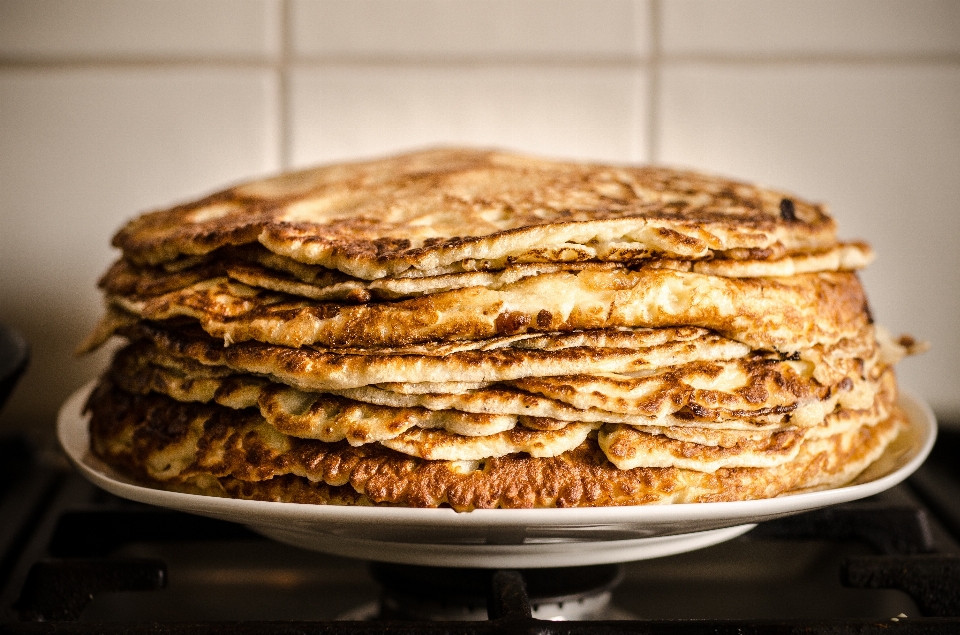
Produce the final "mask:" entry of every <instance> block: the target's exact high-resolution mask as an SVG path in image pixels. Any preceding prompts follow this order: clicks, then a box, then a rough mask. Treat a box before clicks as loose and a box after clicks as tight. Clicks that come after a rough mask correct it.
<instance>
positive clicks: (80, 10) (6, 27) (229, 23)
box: [0, 0, 280, 59]
mask: <svg viewBox="0 0 960 635" xmlns="http://www.w3.org/2000/svg"><path fill="white" fill-rule="evenodd" d="M279 25H280V3H279V0H163V1H157V0H0V56H3V57H7V58H40V59H43V58H48V59H49V58H78V57H79V58H86V57H95V58H109V57H120V56H132V57H138V58H141V57H148V58H153V57H173V58H184V57H204V56H206V57H218V58H219V57H226V58H237V57H242V58H257V57H260V58H264V57H268V56H271V55H273V54H275V53H276V52H277V51H279V48H280V46H279V41H280V39H279V34H280V26H279Z"/></svg>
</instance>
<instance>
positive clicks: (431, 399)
mask: <svg viewBox="0 0 960 635" xmlns="http://www.w3.org/2000/svg"><path fill="white" fill-rule="evenodd" d="M114 245H115V246H117V247H119V248H120V249H121V250H122V252H123V254H122V257H121V258H120V259H119V260H118V261H117V262H116V263H115V264H114V265H113V266H112V267H111V268H110V270H109V271H108V272H107V273H106V274H105V275H104V277H103V278H102V280H101V287H102V289H103V291H104V293H105V295H106V301H107V306H108V310H107V315H106V317H105V318H104V320H103V321H102V322H101V324H100V325H99V327H98V328H97V330H96V331H95V332H94V334H93V335H92V336H91V338H90V339H89V340H88V342H86V343H85V345H84V348H85V349H92V348H95V347H96V346H99V345H100V344H102V343H103V342H104V341H106V340H107V339H108V338H109V337H110V336H111V335H115V334H117V335H120V336H122V337H124V338H126V340H127V344H126V346H125V347H123V348H121V349H120V350H119V351H118V352H117V354H116V355H115V357H114V360H113V363H112V365H111V366H110V367H109V369H108V370H107V372H106V373H105V374H104V376H103V377H102V379H101V381H100V382H99V384H98V385H97V387H96V388H95V389H94V391H93V393H92V395H91V397H90V399H89V401H88V404H87V410H88V411H89V413H90V414H91V423H90V426H91V442H92V449H93V451H94V453H95V454H97V455H98V456H100V457H101V458H102V459H104V460H105V461H107V462H108V463H109V464H111V465H112V466H114V467H115V468H117V469H118V470H121V471H123V472H125V473H127V474H128V475H130V476H132V477H134V478H137V479H139V480H140V481H141V482H144V483H147V484H151V485H154V486H158V487H163V488H167V489H173V490H178V491H187V492H194V493H201V494H212V495H219V496H231V497H237V498H248V499H260V500H275V501H293V502H309V503H326V504H351V505H361V504H383V505H403V506H416V507H437V506H450V507H453V508H454V509H456V510H461V511H465V510H471V509H476V508H496V507H503V508H511V507H570V506H602V505H637V504H650V503H671V502H673V503H679V502H698V501H724V500H745V499H752V498H765V497H773V496H778V495H782V494H786V493H792V492H797V491H803V490H809V489H817V488H827V487H835V486H838V485H842V484H844V483H847V482H849V481H850V480H851V479H853V478H855V477H856V475H857V474H858V473H859V472H861V471H862V470H863V469H864V468H865V467H866V466H867V465H868V464H870V463H871V462H872V461H874V460H875V459H876V458H877V457H878V456H880V454H882V453H883V451H884V449H885V448H886V446H887V445H888V444H889V443H890V442H891V441H892V440H893V439H894V438H895V437H896V436H897V434H898V433H899V432H900V431H901V430H902V429H903V427H904V425H905V419H904V416H903V414H902V413H901V412H900V411H899V409H898V408H897V406H896V382H895V379H894V375H893V371H892V368H891V367H892V365H893V364H894V363H895V362H896V361H897V359H898V358H899V357H900V356H902V355H903V354H906V353H908V352H910V348H911V346H912V342H910V341H909V340H907V339H903V340H901V341H898V342H894V341H892V340H890V339H889V338H882V337H881V338H880V340H882V341H879V340H878V337H879V336H878V332H877V330H876V329H875V327H874V325H873V323H872V319H871V318H870V314H869V311H868V309H867V302H866V298H865V296H864V293H863V289H862V287H861V285H860V282H859V280H858V278H857V275H856V273H855V270H857V269H859V268H861V267H863V266H864V265H865V264H867V263H868V262H869V260H870V259H871V257H872V254H871V252H870V249H869V247H867V246H866V245H865V244H863V243H842V242H838V241H837V238H836V228H835V224H834V222H833V220H832V219H831V218H830V217H829V216H828V215H827V214H826V212H825V210H824V209H823V207H822V206H818V205H813V204H810V203H807V202H804V201H802V200H799V199H797V198H794V197H791V196H789V195H786V194H783V193H779V192H775V191H771V190H767V189H762V188H759V187H755V186H751V185H747V184H744V183H738V182H733V181H728V180H725V179H721V178H716V177H711V176H705V175H701V174H696V173H692V172H685V171H677V170H670V169H665V168H660V167H620V166H605V165H586V164H578V163H562V162H551V161H544V160H541V159H532V158H528V157H522V156H517V155H513V154H507V153H500V152H490V151H476V150H465V149H438V150H428V151H423V152H416V153H412V154H406V155H402V156H397V157H391V158H387V159H382V160H377V161H370V162H364V163H353V164H340V165H332V166H326V167H321V168H317V169H313V170H307V171H302V172H296V173H290V174H284V175H281V176H279V177H276V178H272V179H268V180H263V181H257V182H253V183H249V184H245V185H241V186H238V187H233V188H231V189H228V190H225V191H223V192H219V193H217V194H213V195H211V196H208V197H206V198H204V199H202V200H199V201H197V202H194V203H190V204H187V205H181V206H178V207H175V208H173V209H169V210H164V211H159V212H153V213H149V214H145V215H143V216H141V217H139V218H137V219H135V220H133V221H131V222H130V223H129V224H127V226H126V227H124V228H123V229H122V230H121V231H120V232H119V233H118V234H117V236H116V237H115V239H114Z"/></svg>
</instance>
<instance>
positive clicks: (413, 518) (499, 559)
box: [57, 386, 936, 568]
mask: <svg viewBox="0 0 960 635" xmlns="http://www.w3.org/2000/svg"><path fill="white" fill-rule="evenodd" d="M90 389H91V387H90V386H88V387H85V388H83V389H81V390H79V391H77V392H76V393H74V394H73V395H72V396H71V397H70V398H69V399H68V400H67V401H66V403H64V405H63V408H62V409H61V410H60V416H59V421H58V430H57V432H58V436H59V439H60V443H61V445H63V449H64V450H65V451H66V453H67V455H68V456H69V457H70V459H71V460H72V461H73V463H74V464H75V465H76V466H77V469H79V470H80V472H81V473H82V474H83V475H84V476H85V477H87V478H88V479H90V480H91V481H92V482H93V483H95V484H96V485H98V486H100V487H102V488H103V489H105V490H107V491H108V492H111V493H113V494H116V495H117V496H121V497H123V498H128V499H131V500H135V501H139V502H142V503H149V504H152V505H159V506H161V507H168V508H170V509H176V510H180V511H185V512H190V513H194V514H200V515H203V516H210V517H213V518H220V519H223V520H228V521H232V522H238V523H243V524H244V525H247V526H249V527H250V528H252V529H253V530H255V531H257V532H260V533H261V534H264V535H266V536H269V537H271V538H274V539H276V540H279V541H280V542H285V543H288V544H291V545H296V546H298V547H303V548H305V549H311V550H315V551H322V552H327V553H334V554H339V555H343V556H350V557H355V558H364V559H369V560H380V561H386V562H397V563H406V564H424V565H433V566H447V567H486V568H502V567H510V568H517V567H519V568H536V567H559V566H577V565H588V564H601V563H608V562H626V561H629V560H643V559H647V558H657V557H661V556H667V555H671V554H675V553H682V552H685V551H692V550H694V549H699V548H702V547H707V546H710V545H713V544H717V543H719V542H723V541H725V540H729V539H731V538H735V537H736V536H739V535H740V534H743V533H745V532H747V531H749V530H750V529H751V528H753V527H754V524H755V523H757V522H760V521H763V520H769V519H772V518H778V517H781V516H788V515H790V514H796V513H798V512H802V511H807V510H811V509H816V508H818V507H825V506H827V505H834V504H837V503H843V502H847V501H852V500H856V499H859V498H864V497H866V496H871V495H873V494H876V493H879V492H882V491H883V490H885V489H888V488H890V487H893V486H894V485H896V484H897V483H899V482H900V481H902V480H903V479H905V478H906V477H907V476H909V475H910V474H911V473H913V471H914V470H916V469H917V467H919V466H920V464H921V463H922V462H923V460H924V459H925V458H926V457H927V454H929V452H930V449H931V448H932V447H933V442H934V440H935V438H936V420H935V419H934V417H933V413H932V412H931V411H930V408H929V407H928V406H927V405H926V404H925V403H924V402H923V401H922V400H921V399H919V398H918V397H916V396H914V395H912V394H909V393H908V394H905V395H902V396H901V399H900V403H901V406H903V408H904V409H905V410H906V412H907V414H908V415H909V418H910V424H911V427H910V430H909V433H908V434H905V435H902V436H901V437H900V438H899V439H898V440H897V442H895V443H894V444H893V445H892V446H891V447H890V448H888V450H887V452H886V453H885V454H884V455H883V456H882V457H881V458H880V460H878V461H877V462H875V463H874V464H873V465H871V466H870V467H869V468H867V470H866V471H865V472H864V473H863V474H861V475H860V477H859V478H858V479H857V480H856V481H855V482H854V483H853V484H851V485H849V486H847V487H841V488H837V489H831V490H826V491H821V492H809V493H803V494H795V495H792V496H784V497H782V498H773V499H767V500H755V501H743V502H731V503H697V504H684V505H653V506H638V507H599V508H587V509H492V510H478V511H474V512H469V513H457V512H454V511H453V510H451V509H407V508H393V507H382V508H381V507H337V506H323V505H303V504H296V503H272V502H263V501H245V500H233V499H228V498H216V497H210V496H197V495H192V494H179V493H175V492H166V491H163V490H157V489H151V488H149V487H143V486H141V485H138V484H136V483H135V482H133V481H131V480H129V479H127V478H125V477H123V476H121V475H120V474H118V473H117V472H115V471H114V470H113V469H111V468H110V467H109V466H108V465H106V464H105V463H103V462H102V461H100V460H99V459H98V458H97V457H95V456H93V455H92V454H91V453H90V451H89V437H88V432H87V418H86V417H85V416H84V415H83V414H82V412H81V410H82V407H83V403H84V401H85V400H86V398H87V395H88V394H89V391H90Z"/></svg>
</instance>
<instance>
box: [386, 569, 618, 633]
mask: <svg viewBox="0 0 960 635" xmlns="http://www.w3.org/2000/svg"><path fill="white" fill-rule="evenodd" d="M370 571H371V573H372V575H373V577H374V579H375V580H376V581H377V582H379V583H380V584H381V585H382V587H383V592H382V594H381V597H380V611H379V613H380V614H379V618H380V619H399V620H413V619H416V620H485V619H487V593H488V592H489V588H490V576H491V575H492V573H493V570H490V569H450V568H445V567H424V566H415V565H402V564H389V563H382V562H376V563H372V564H371V566H370ZM521 573H522V575H523V578H524V580H525V582H526V586H527V593H528V595H529V597H530V605H531V607H532V608H533V617H536V618H539V619H568V620H582V619H597V618H599V617H602V616H603V613H604V611H605V610H606V609H607V607H608V605H609V603H610V595H611V594H610V591H611V589H613V587H615V586H616V585H617V584H618V583H619V582H620V580H621V578H622V577H623V572H622V566H621V565H619V564H605V565H594V566H588V567H564V568H554V569H524V570H521Z"/></svg>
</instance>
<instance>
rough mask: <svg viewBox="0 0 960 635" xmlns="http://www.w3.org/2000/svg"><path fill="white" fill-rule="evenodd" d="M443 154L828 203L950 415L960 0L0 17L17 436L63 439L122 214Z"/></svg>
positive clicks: (2, 163) (27, 11) (957, 294)
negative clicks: (714, 180) (598, 168)
mask: <svg viewBox="0 0 960 635" xmlns="http://www.w3.org/2000/svg"><path fill="white" fill-rule="evenodd" d="M433 143H471V144H480V145H487V146H489V145H496V146H503V147H510V148H516V149H520V150H526V151H531V152H539V153H543V154H548V155H555V156H563V157H573V158H585V159H601V160H611V161H631V162H636V161H647V160H654V161H661V162H665V163H671V164H681V165H689V166H694V167H697V168H701V169H705V170H710V171H714V172H720V173H725V174H729V175H733V176H738V177H742V178H745V179H748V180H756V181H760V182H763V183H768V184H771V185H776V186H780V187H783V188H787V189H791V190H794V191H796V192H797V193H799V194H801V195H804V196H807V197H810V198H815V199H818V200H824V201H827V202H829V203H830V204H831V206H832V208H833V210H834V213H835V214H836V216H837V217H838V219H839V220H840V223H841V228H842V230H843V233H844V235H846V236H850V237H862V238H866V239H867V240H869V241H870V242H872V243H873V244H874V245H875V247H876V249H877V251H878V253H879V258H878V260H877V262H876V263H875V264H874V265H873V266H872V267H871V268H870V269H869V270H868V271H867V272H866V273H865V275H864V279H865V281H866V284H867V286H868V291H869V292H870V294H871V297H872V298H873V304H874V309H875V311H874V312H875V314H876V315H877V317H878V319H879V320H880V321H882V322H884V323H886V324H888V325H890V326H891V327H892V328H893V330H895V331H909V332H912V333H914V334H916V335H918V336H920V337H923V338H927V339H929V340H931V342H932V344H933V350H932V351H931V352H930V353H928V354H926V355H925V356H923V357H921V358H918V359H914V360H908V361H907V362H905V363H904V364H903V366H902V373H901V375H902V377H903V378H904V383H905V384H907V385H909V386H911V387H913V388H914V389H916V390H917V391H919V392H920V393H922V394H923V395H925V396H926V397H927V398H928V399H929V400H930V401H931V402H932V404H933V405H934V407H935V408H936V409H937V410H938V411H939V412H940V413H941V414H942V415H944V416H945V418H947V419H949V418H952V419H954V420H958V421H960V250H958V249H957V248H956V246H955V244H954V243H956V242H958V239H960V2H956V1H955V0H0V321H3V322H5V323H8V324H11V325H13V326H15V327H16V328H18V329H19V330H21V331H22V332H24V333H25V334H26V335H27V337H28V338H29V339H30V340H31V341H32V342H33V347H34V362H33V365H32V368H31V371H30V373H29V375H28V377H27V378H26V380H25V381H24V383H23V384H22V385H21V389H20V390H19V391H18V393H17V394H16V396H15V397H14V399H13V400H12V401H11V403H10V404H8V407H7V409H6V410H5V412H4V413H3V414H2V415H0V432H2V431H4V430H10V429H24V428H26V429H32V430H33V431H34V434H35V435H36V436H37V438H39V439H41V440H43V439H49V438H50V429H51V422H52V419H53V416H54V413H55V411H56V408H57V406H58V404H59V403H60V402H61V401H62V400H63V398H64V397H65V395H66V394H68V393H69V392H70V391H72V390H73V389H75V388H76V387H77V386H78V385H80V384H81V383H83V382H84V381H85V380H86V379H87V378H89V377H91V376H92V375H93V374H94V373H95V372H96V370H97V369H98V368H99V367H100V366H101V365H102V363H103V355H101V356H95V357H93V358H88V359H80V360H78V359H76V358H74V357H72V355H71V354H70V351H71V350H72V348H73V347H74V346H75V344H76V342H77V341H78V340H79V339H80V338H81V337H82V336H83V335H84V333H85V332H86V330H87V329H88V328H89V327H90V326H91V325H92V324H93V322H94V320H95V319H96V317H97V315H98V312H99V304H98V297H97V294H96V292H95V290H94V285H95V281H96V278H97V276H98V275H99V273H100V272H101V270H102V269H103V268H104V267H105V266H106V265H107V264H108V263H109V262H110V260H111V258H112V257H113V255H112V252H111V250H110V248H109V246H108V242H109V236H110V235H111V234H112V232H113V231H114V230H115V229H116V228H117V227H118V226H119V225H120V224H121V223H122V222H123V221H124V220H125V219H127V218H129V217H130V216H132V215H134V214H136V213H138V212H140V211H142V210H145V209H149V208H151V207H161V206H166V205H169V204H171V203H174V202H176V201H178V200H182V199H184V198H189V197H193V196H196V195H199V194H202V193H204V192H207V191H210V190H213V189H218V188H220V187H221V186H223V185H226V184H227V183H230V182H234V181H238V180H242V179H246V178H249V177H253V176H256V175H260V174H264V173H268V172H273V171H277V170H280V169H283V168H286V167H295V166H302V165H307V164H310V163H314V162H319V161H330V160H339V159H343V158H349V157H359V156H369V155H375V154H379V153H384V152H390V151H395V150H399V149H404V148H410V147H416V146H423V145H426V144H433Z"/></svg>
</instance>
